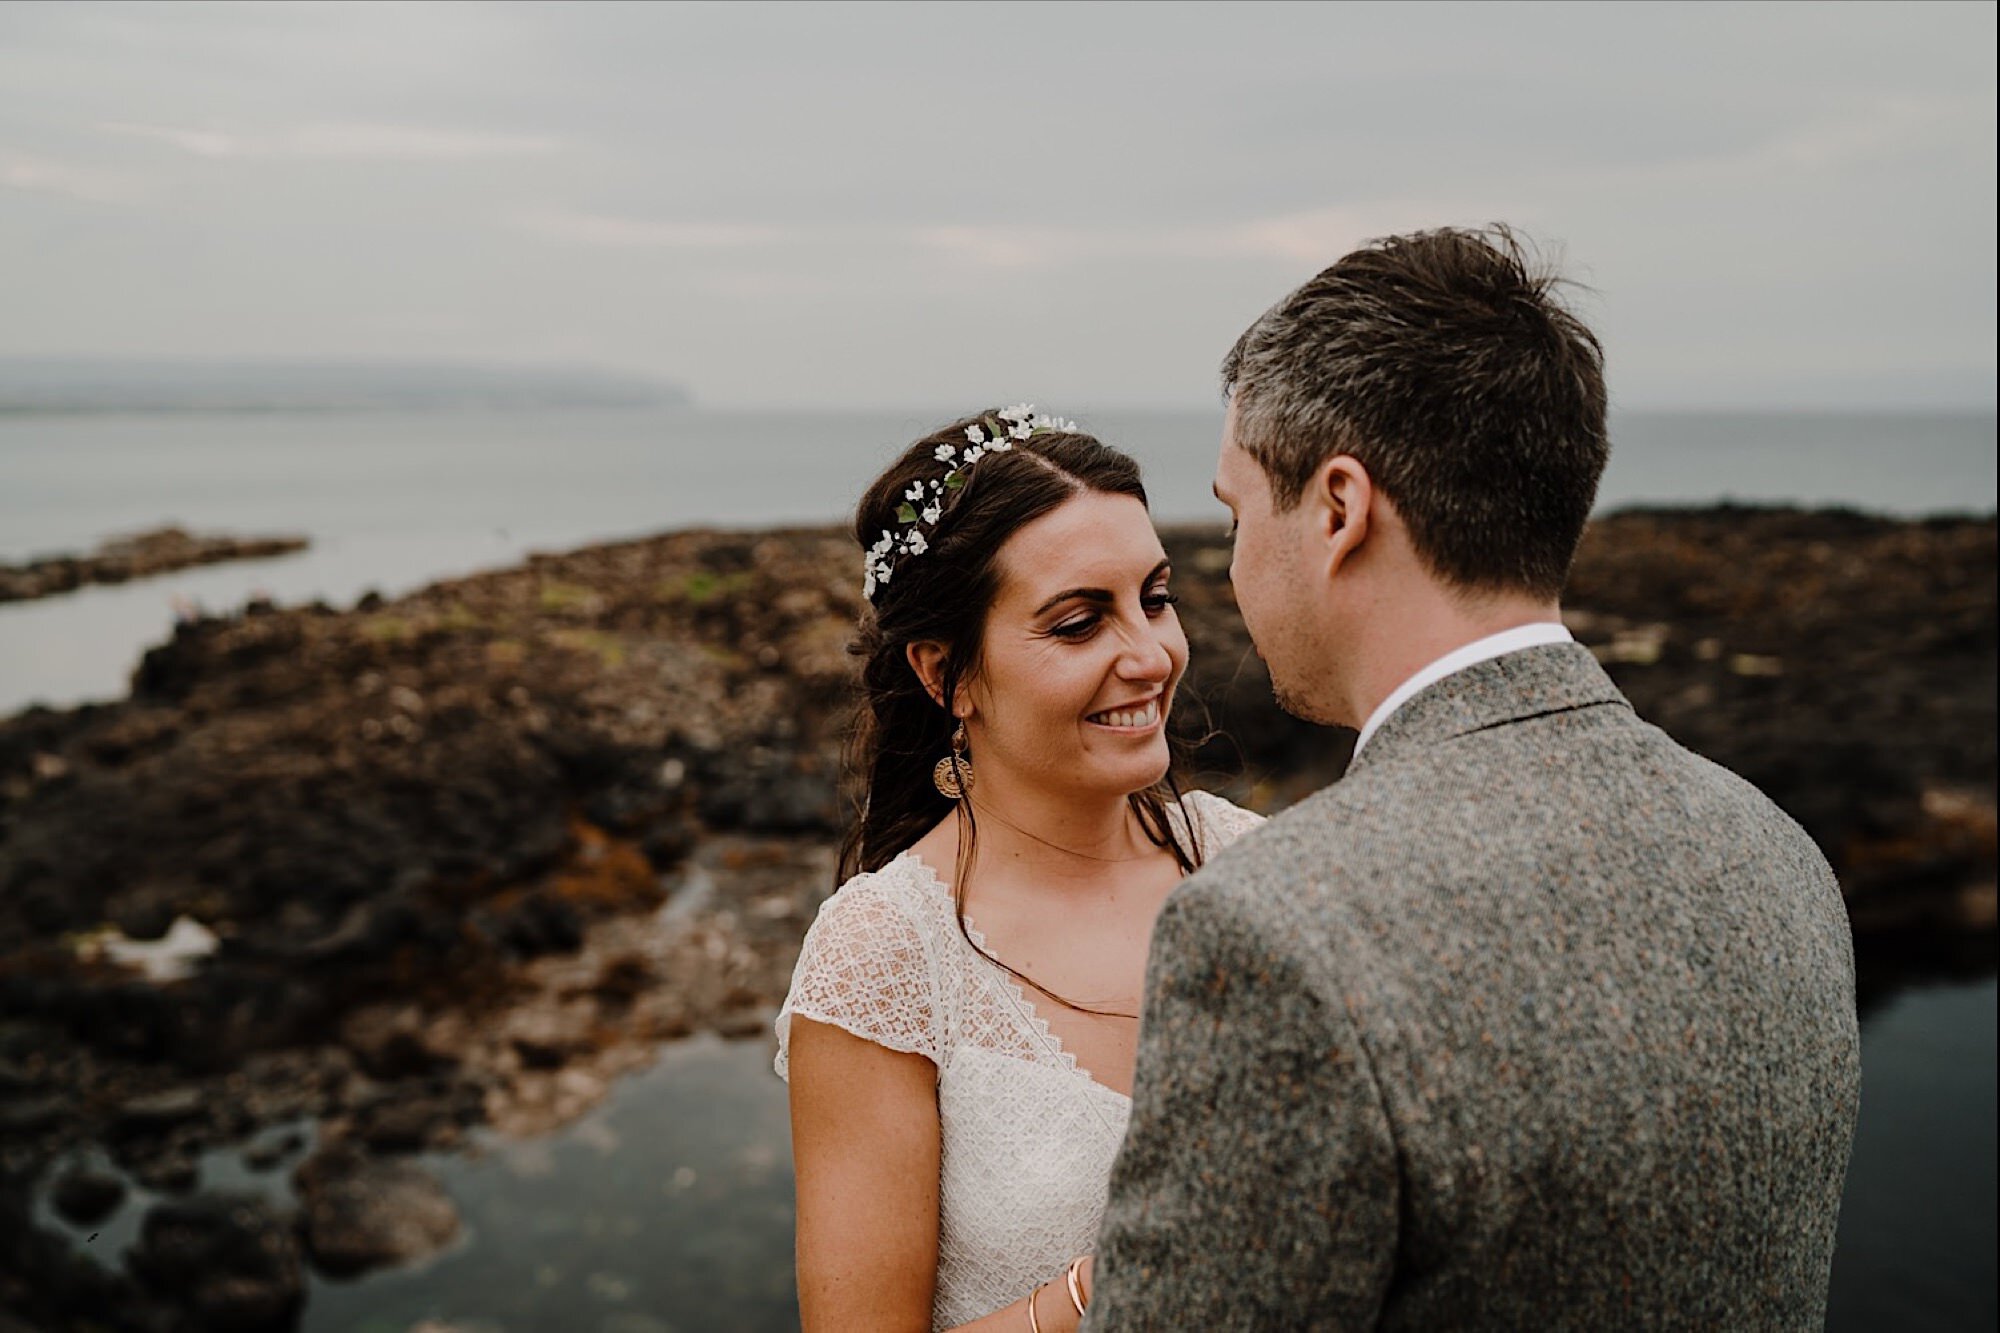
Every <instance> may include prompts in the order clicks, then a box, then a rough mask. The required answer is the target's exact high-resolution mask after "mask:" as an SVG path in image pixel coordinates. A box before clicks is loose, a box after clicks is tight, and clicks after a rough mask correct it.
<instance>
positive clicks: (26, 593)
mask: <svg viewBox="0 0 2000 1333" xmlns="http://www.w3.org/2000/svg"><path fill="white" fill-rule="evenodd" d="M306 545H307V543H306V540H305V538H303V537H197V536H193V535H191V534H189V533H187V532H183V531H182V530H181V529H179V528H159V529H156V530H154V531H151V532H141V533H137V534H135V535H133V536H130V537H118V538H114V539H113V540H111V541H108V542H105V543H104V544H103V545H101V546H99V547H98V548H97V549H96V550H95V551H93V552H92V553H90V554H89V555H52V556H44V557H42V558H41V559H39V560H30V561H28V562H27V563H26V564H19V565H0V602H24V601H32V600H33V599H35V598H37V597H52V596H54V595H55V594H57V593H61V592H73V591H75V590H76V589H78V588H81V587H84V586H86V585H87V584H92V583H128V582H130V581H131V580H133V579H144V578H151V577H153V576H154V575H156V574H167V573H171V572H172V571H174V570H176V569H188V568H191V567H193V566H195V565H217V564H222V563H224V562H226V561H230V560H264V559H268V558H269V557H271V556H276V555H290V554H291V553H292V552H294V551H303V550H304V549H305V548H306Z"/></svg>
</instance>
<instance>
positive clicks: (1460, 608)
mask: <svg viewBox="0 0 2000 1333" xmlns="http://www.w3.org/2000/svg"><path fill="white" fill-rule="evenodd" d="M1380 606H1381V611H1380V614H1379V615H1375V616H1372V617H1371V618H1370V621H1369V623H1368V624H1366V625H1363V626H1361V627H1359V629H1358V632H1357V633H1356V634H1355V637H1354V642H1355V645H1356V649H1357V651H1356V653H1355V655H1354V657H1353V658H1352V666H1353V670H1352V671H1351V672H1350V673H1349V688H1348V697H1347V701H1346V703H1347V708H1346V711H1347V713H1348V715H1349V716H1351V717H1352V718H1353V722H1352V723H1351V724H1350V725H1353V726H1356V727H1359V726H1360V725H1361V724H1362V723H1363V722H1364V721H1366V720H1367V718H1368V716H1369V715H1370V714H1371V713H1373V712H1374V711H1375V709H1376V708H1377V707H1378V706H1380V705H1381V703H1382V701H1383V700H1384V699H1387V698H1388V697H1389V696H1390V695H1391V694H1394V693H1395V692H1396V689H1397V687H1398V686H1400V685H1401V684H1402V683H1403V682H1404V681H1406V680H1408V679H1409V678H1410V677H1412V676H1414V675H1416V674H1417V673H1418V672H1419V671H1422V670H1423V669H1424V668H1425V667H1427V666H1429V665H1430V664H1431V663H1433V662H1435V661H1437V660H1438V659H1439V658H1442V657H1444V656H1446V655H1448V654H1450V653H1454V652H1456V651H1458V650H1459V649H1460V648H1463V647H1465V646H1466V645H1467V644H1472V643H1477V642H1478V641H1479V640H1481V639H1484V638H1487V637H1489V636H1490V635H1494V634H1498V633H1500V632H1502V631H1503V630H1510V629H1516V628H1518V627H1520V626H1522V625H1533V624H1546V623H1552V622H1553V623H1559V622H1560V621H1561V620H1562V608H1561V606H1560V605H1559V604H1558V603H1557V602H1555V601H1553V600H1549V601H1544V600H1542V599H1540V598H1536V597H1532V596H1528V595H1525V594H1521V593H1479V594H1466V593H1462V592H1458V591H1455V590H1452V589H1448V588H1443V587H1440V586H1438V585H1436V584H1431V585H1430V586H1428V587H1426V588H1425V589H1423V590H1421V591H1420V592H1415V593H1412V594H1411V595H1408V596H1403V597H1396V598H1385V599H1383V601H1382V603H1381V604H1380Z"/></svg>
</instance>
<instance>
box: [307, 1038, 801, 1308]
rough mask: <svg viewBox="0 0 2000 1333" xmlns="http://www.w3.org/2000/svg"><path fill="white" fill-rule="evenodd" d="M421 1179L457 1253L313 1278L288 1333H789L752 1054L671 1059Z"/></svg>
mask: <svg viewBox="0 0 2000 1333" xmlns="http://www.w3.org/2000/svg"><path fill="white" fill-rule="evenodd" d="M426 1163H427V1165H429V1166H430V1167H431V1168H432V1169H433V1170H435V1171H436V1172H437V1174H438V1176H439V1178H440V1179H441V1180H442V1181H443V1183H444V1187H445V1188H446V1189H447V1190H448V1191H450V1193H451V1196H452V1198H453V1200H454V1201H456V1203H457V1204H458V1207H459V1210H460V1212H461V1214H462V1215H463V1217H464V1220H465V1235H464V1237H463V1239H461V1240H460V1242H459V1243H458V1245H457V1247H456V1248H454V1249H452V1250H451V1251H449V1252H447V1253H446V1254H444V1255H442V1256H440V1257H439V1258H437V1259H435V1260H433V1261H432V1262H430V1263H429V1264H427V1265H425V1266H423V1267H420V1268H416V1269H410V1270H404V1271H401V1272H395V1273H388V1274H378V1275H374V1276H370V1277H366V1278H363V1279H361V1280H359V1281H356V1282H351V1283H339V1282H329V1281H325V1280H323V1279H315V1280H314V1283H313V1287H312V1290H311V1293H310V1295H309V1296H308V1298H307V1302H306V1314H305V1320H304V1323H303V1329H304V1330H305V1333H407V1330H409V1329H411V1328H412V1326H414V1325H417V1324H419V1323H421V1322H422V1321H424V1320H436V1321H438V1322H439V1323H440V1324H443V1325H445V1326H446V1327H448V1328H449V1329H450V1330H452V1333H541V1331H542V1330H547V1331H548V1333H558V1330H559V1331H560V1333H689V1331H691V1330H696V1329H701V1330H713V1329H730V1330H742V1331H743V1333H767V1331H769V1333H775V1331H776V1330H781V1329H796V1328H797V1327H798V1314H797V1306H796V1301H795V1297H794V1294H793V1290H794V1289H793V1281H792V1244H791V1235H792V1172H791V1134H790V1127H789V1124H788V1121H787V1115H786V1107H785V1086H784V1084H783V1083H781V1082H779V1081H778V1079H777V1077H776V1076H775V1075H773V1074H772V1072H771V1053H770V1048H769V1046H768V1045H767V1044H766V1043H765V1042H762V1041H754V1042H722V1041H718V1040H716V1039H713V1038H696V1039H693V1040H689V1041H685V1042H678V1043H675V1044H674V1045H672V1046H670V1047H668V1048H667V1049H666V1050H665V1051H664V1052H663V1054H662V1057H661V1059H660V1060H659V1062H658V1063H657V1064H655V1065H653V1066H652V1067H651V1068H650V1069H647V1070H646V1071H645V1072H643V1073H640V1074H635V1075H633V1076H632V1077H630V1078H628V1079H626V1080H625V1081H624V1082H623V1083H622V1084H620V1086H619V1088H618V1091H617V1093H616V1094H615V1095H614V1096H613V1097H612V1098H611V1099H610V1101H608V1102H607V1103H606V1104H605V1105H603V1106H600V1107H598V1108H597V1109H596V1110H595V1111H593V1112H591V1113H590V1114H589V1115H587V1116H585V1117H583V1118H582V1119H580V1120H578V1121H576V1122H575V1123H573V1124H571V1125H569V1126H567V1127H565V1128H564V1129H563V1130H561V1131H560V1132H558V1133H556V1134H552V1135H550V1136H548V1137H547V1138H544V1139H537V1140H532V1141H529V1142H525V1143H492V1144H489V1146H488V1147H487V1149H486V1150H485V1151H484V1153H482V1154H480V1155H476V1156H452V1155H438V1156H434V1157H430V1158H428V1159H426ZM440 1333H442V1331H441V1330H440Z"/></svg>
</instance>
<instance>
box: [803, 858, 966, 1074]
mask: <svg viewBox="0 0 2000 1333" xmlns="http://www.w3.org/2000/svg"><path fill="white" fill-rule="evenodd" d="M932 952H933V951H932V941H931V939H930V933H929V932H928V931H927V930H926V929H925V922H924V919H923V915H922V912H921V910H920V908H919V905H918V904H917V903H916V902H914V901H913V895H912V892H911V886H909V885H908V884H907V883H905V882H903V879H902V878H901V877H899V876H898V874H897V868H896V867H895V866H893V865H891V866H888V867H884V868H883V869H882V870H880V871H876V872H873V873H871V874H863V875H856V876H855V877H854V878H853V879H850V880H848V881H847V883H845V884H843V885H841V887H840V888H839V889H838V890H837V891H836V892H835V893H834V895H833V896H832V897H831V898H828V899H827V900H826V902H825V903H824V904H822V905H821V907H820V909H819V916H818V917H817V918H816V919H815V920H814V921H813V924H812V928H811V929H810V930H808V931H807V932H806V938H805V943H804V945H803V946H801V948H800V950H799V961H798V966H797V967H795V968H794V969H793V971H792V989H791V992H790V994H788V995H787V996H786V997H785V1004H784V1007H783V1008H782V1009H780V1010H779V1011H778V1020H777V1024H776V1028H777V1035H778V1055H777V1059H776V1061H775V1062H774V1066H775V1068H776V1069H777V1071H778V1076H779V1077H780V1078H788V1077H789V1076H790V1071H789V1062H790V1056H791V1020H792V1016H793V1015H794V1014H797V1015H800V1016H803V1017H805V1018H810V1019H813V1020H814V1021H816V1022H820V1023H830V1024H832V1025H833V1026H835V1027H838V1028H842V1029H845V1030H846V1031H848V1032H852V1033H853V1034H854V1035H855V1036H857V1037H862V1038H865V1039H867V1040H868V1041H872V1042H874V1043H875V1044H876V1045H878V1046H886V1047H887V1048H888V1049H890V1050H892V1051H905V1052H909V1053H912V1054H916V1055H921V1056H923V1057H925V1058H926V1059H928V1060H929V1061H930V1062H931V1063H932V1064H942V1063H943V1046H944V1042H943V1031H944V1023H943V1015H942V1013H941V1012H940V1009H941V1006H940V999H939V993H938V992H939V978H938V975H937V967H936V960H935V959H934V958H933V956H932Z"/></svg>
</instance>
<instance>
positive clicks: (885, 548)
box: [868, 529, 896, 556]
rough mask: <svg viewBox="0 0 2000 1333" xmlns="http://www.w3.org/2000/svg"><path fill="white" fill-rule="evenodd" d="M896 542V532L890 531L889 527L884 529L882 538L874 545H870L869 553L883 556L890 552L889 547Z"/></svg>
mask: <svg viewBox="0 0 2000 1333" xmlns="http://www.w3.org/2000/svg"><path fill="white" fill-rule="evenodd" d="M895 544H896V534H895V533H893V532H890V531H888V530H887V529H884V530H883V532H882V536H881V538H880V539H879V540H878V541H876V543H875V544H874V545H873V546H871V547H869V548H868V550H869V553H870V554H872V555H876V556H883V555H887V554H888V553H889V548H890V547H891V546H894V545H895Z"/></svg>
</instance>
